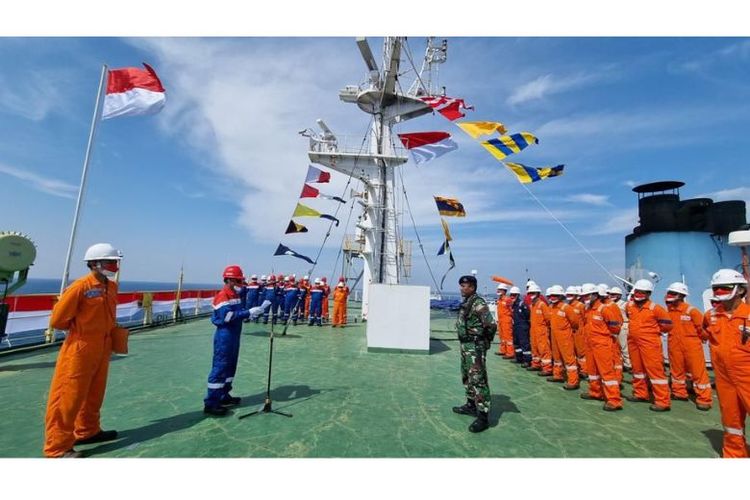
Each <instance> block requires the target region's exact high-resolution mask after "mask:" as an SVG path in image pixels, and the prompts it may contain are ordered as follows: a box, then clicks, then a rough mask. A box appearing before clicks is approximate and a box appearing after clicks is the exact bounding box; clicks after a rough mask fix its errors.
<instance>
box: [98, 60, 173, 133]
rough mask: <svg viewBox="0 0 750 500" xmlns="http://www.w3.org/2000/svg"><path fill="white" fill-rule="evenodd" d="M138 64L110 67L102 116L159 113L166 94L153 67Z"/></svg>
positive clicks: (104, 118) (105, 118) (105, 117)
mask: <svg viewBox="0 0 750 500" xmlns="http://www.w3.org/2000/svg"><path fill="white" fill-rule="evenodd" d="M143 66H145V67H146V69H145V70H143V69H140V68H120V69H112V70H109V72H108V78H107V91H106V95H105V96H104V105H103V108H102V120H107V119H109V118H116V117H118V116H139V115H152V114H155V113H158V112H159V111H161V110H162V108H163V107H164V103H165V102H166V101H167V94H166V91H165V90H164V86H162V84H161V81H160V80H159V77H158V76H156V71H154V69H153V68H152V67H151V66H149V65H148V64H146V63H143Z"/></svg>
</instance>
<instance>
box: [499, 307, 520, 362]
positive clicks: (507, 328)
mask: <svg viewBox="0 0 750 500" xmlns="http://www.w3.org/2000/svg"><path fill="white" fill-rule="evenodd" d="M512 305H513V301H512V300H511V298H510V297H508V296H507V295H506V296H505V297H503V298H501V299H498V301H497V330H498V336H499V337H500V346H499V348H498V351H497V352H498V354H501V355H503V356H513V357H515V355H516V353H515V351H514V349H513V311H512V310H511V307H512Z"/></svg>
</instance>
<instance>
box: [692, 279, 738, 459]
mask: <svg viewBox="0 0 750 500" xmlns="http://www.w3.org/2000/svg"><path fill="white" fill-rule="evenodd" d="M711 290H712V291H713V294H714V297H713V300H714V301H715V304H716V305H715V306H714V308H713V309H710V310H708V311H707V312H706V314H705V316H704V322H703V328H704V330H705V332H706V334H707V335H708V338H709V343H710V346H711V364H712V365H713V367H714V376H715V378H716V394H717V395H718V397H719V409H720V410H721V423H722V425H723V426H724V442H723V447H722V457H724V458H748V456H750V450H748V443H747V438H746V436H745V420H746V419H747V415H748V413H750V304H748V303H747V300H748V299H747V291H748V283H747V279H746V278H745V277H744V276H743V275H742V274H740V273H738V272H737V271H735V270H734V269H719V270H718V271H717V272H716V273H714V275H713V276H712V277H711Z"/></svg>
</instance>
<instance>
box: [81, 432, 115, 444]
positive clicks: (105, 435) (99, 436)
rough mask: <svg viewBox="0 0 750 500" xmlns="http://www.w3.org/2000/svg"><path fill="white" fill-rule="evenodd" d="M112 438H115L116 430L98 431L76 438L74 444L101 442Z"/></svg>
mask: <svg viewBox="0 0 750 500" xmlns="http://www.w3.org/2000/svg"><path fill="white" fill-rule="evenodd" d="M113 439H117V431H99V432H98V433H96V434H94V435H93V436H90V437H87V438H85V439H78V440H76V442H75V444H92V443H103V442H105V441H112V440H113Z"/></svg>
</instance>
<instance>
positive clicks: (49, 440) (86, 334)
mask: <svg viewBox="0 0 750 500" xmlns="http://www.w3.org/2000/svg"><path fill="white" fill-rule="evenodd" d="M116 307H117V283H115V282H114V281H111V280H108V281H107V282H106V283H105V284H103V283H101V282H100V281H99V280H98V279H97V278H96V275H95V274H94V273H93V272H92V273H91V274H88V275H87V276H84V277H82V278H79V279H78V280H76V281H75V282H73V284H72V285H70V286H69V287H68V288H67V289H66V290H65V291H64V292H63V294H62V296H61V297H60V301H59V302H58V303H57V304H55V306H54V307H53V308H52V315H51V317H50V326H51V327H52V328H55V329H58V330H68V334H67V335H66V336H65V341H64V342H63V345H62V347H61V348H60V353H59V354H58V356H57V363H56V364H55V374H54V375H53V376H52V383H51V384H50V391H49V399H48V400H47V413H46V416H45V435H44V455H45V456H47V457H59V456H62V455H63V454H64V453H65V452H66V451H68V450H70V449H71V448H73V443H75V441H76V440H78V439H86V438H89V437H91V436H94V435H95V434H98V433H99V432H100V431H101V430H102V429H101V426H100V423H99V418H100V409H101V406H102V402H103V401H104V392H105V389H106V387H107V374H108V371H109V358H110V355H111V353H112V339H111V337H110V332H111V331H112V329H113V328H114V327H115V326H116V323H115V309H116Z"/></svg>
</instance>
